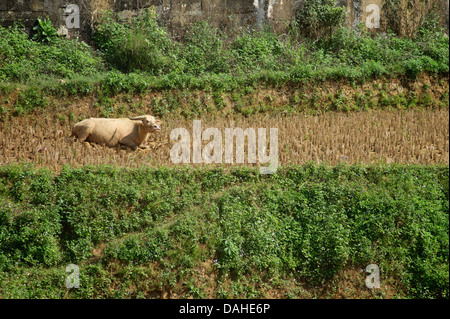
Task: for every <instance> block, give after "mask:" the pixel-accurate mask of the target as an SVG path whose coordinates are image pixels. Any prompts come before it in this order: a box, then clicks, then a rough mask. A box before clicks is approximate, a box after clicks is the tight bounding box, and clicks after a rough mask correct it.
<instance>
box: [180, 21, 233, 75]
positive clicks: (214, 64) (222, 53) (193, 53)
mask: <svg viewBox="0 0 450 319" xmlns="http://www.w3.org/2000/svg"><path fill="white" fill-rule="evenodd" d="M225 40H226V38H225V36H224V34H222V33H221V32H220V31H219V30H218V29H215V28H212V27H211V26H209V25H208V24H207V23H206V22H205V21H200V22H196V23H194V24H193V25H192V26H191V27H190V28H189V29H188V30H187V32H186V34H185V35H184V38H183V42H182V45H181V47H180V58H181V59H184V63H183V64H184V72H185V73H188V74H192V75H194V76H198V75H201V74H203V73H228V72H229V71H230V59H231V56H230V51H229V50H227V48H226V44H225Z"/></svg>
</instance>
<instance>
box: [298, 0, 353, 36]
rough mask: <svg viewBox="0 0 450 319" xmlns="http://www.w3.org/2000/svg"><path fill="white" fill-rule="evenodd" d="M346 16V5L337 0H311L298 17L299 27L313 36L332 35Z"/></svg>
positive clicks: (306, 3)
mask: <svg viewBox="0 0 450 319" xmlns="http://www.w3.org/2000/svg"><path fill="white" fill-rule="evenodd" d="M344 18H345V7H339V6H338V5H337V2H336V0H309V1H306V2H305V5H304V7H303V9H302V10H301V11H300V14H299V15H298V17H297V18H296V22H297V23H298V27H299V28H300V29H301V30H302V31H303V32H304V33H306V34H307V35H308V36H309V37H311V38H319V37H321V36H323V35H326V36H331V34H332V33H333V29H335V28H336V27H338V26H339V25H340V24H341V23H342V22H343V21H344Z"/></svg>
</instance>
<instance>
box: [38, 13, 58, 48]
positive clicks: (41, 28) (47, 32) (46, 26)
mask: <svg viewBox="0 0 450 319" xmlns="http://www.w3.org/2000/svg"><path fill="white" fill-rule="evenodd" d="M33 31H34V34H33V36H32V38H33V40H35V41H38V42H43V43H49V42H51V41H52V40H53V39H54V38H56V37H57V36H58V34H57V33H56V29H55V27H54V26H53V25H52V22H51V21H50V19H49V18H48V17H47V18H46V19H41V18H37V24H36V25H35V26H34V27H33Z"/></svg>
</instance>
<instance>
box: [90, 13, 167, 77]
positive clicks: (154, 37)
mask: <svg viewBox="0 0 450 319" xmlns="http://www.w3.org/2000/svg"><path fill="white" fill-rule="evenodd" d="M94 40H95V42H96V44H97V46H98V47H99V48H100V49H102V50H103V52H104V53H105V58H106V60H107V62H108V63H109V64H110V65H111V66H112V67H115V68H117V69H119V70H121V71H122V72H132V71H138V70H141V71H146V72H149V73H151V74H163V73H166V72H167V71H168V70H170V69H171V68H172V67H173V66H174V64H176V59H174V57H173V54H174V50H175V49H176V48H175V45H174V42H172V41H171V40H170V39H169V37H168V36H167V33H166V31H165V29H164V28H162V27H160V26H159V25H158V23H157V21H156V13H155V12H154V11H152V10H150V9H149V10H146V11H144V12H143V13H142V15H141V16H139V17H137V18H135V19H133V20H132V21H131V22H124V21H120V19H119V17H118V15H117V14H113V13H111V12H109V13H108V14H107V15H106V16H104V17H102V18H101V20H100V22H99V24H98V26H97V28H96V29H95V32H94Z"/></svg>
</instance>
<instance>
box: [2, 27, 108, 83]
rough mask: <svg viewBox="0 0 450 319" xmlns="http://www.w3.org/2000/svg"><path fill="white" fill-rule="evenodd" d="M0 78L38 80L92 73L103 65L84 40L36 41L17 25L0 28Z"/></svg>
mask: <svg viewBox="0 0 450 319" xmlns="http://www.w3.org/2000/svg"><path fill="white" fill-rule="evenodd" d="M0 65H1V68H0V80H3V81H18V82H21V83H36V82H38V83H41V82H42V80H43V79H45V78H46V77H48V78H51V77H56V78H72V77H74V76H75V74H77V75H87V76H92V75H94V74H96V73H97V72H99V71H101V70H102V68H103V66H102V62H101V60H100V58H99V57H97V56H95V54H94V52H93V50H92V49H91V48H90V47H89V46H88V45H87V44H85V43H84V42H78V41H77V40H68V39H65V38H59V37H55V38H52V40H51V42H48V43H45V44H44V43H40V42H35V41H31V40H29V39H28V35H27V34H26V32H25V31H24V30H23V27H22V26H21V25H19V24H15V25H14V26H11V27H8V28H3V27H1V28H0Z"/></svg>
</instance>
